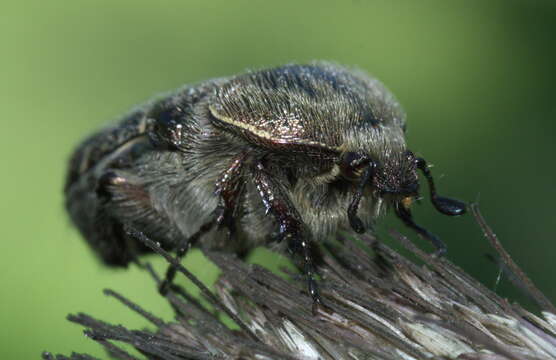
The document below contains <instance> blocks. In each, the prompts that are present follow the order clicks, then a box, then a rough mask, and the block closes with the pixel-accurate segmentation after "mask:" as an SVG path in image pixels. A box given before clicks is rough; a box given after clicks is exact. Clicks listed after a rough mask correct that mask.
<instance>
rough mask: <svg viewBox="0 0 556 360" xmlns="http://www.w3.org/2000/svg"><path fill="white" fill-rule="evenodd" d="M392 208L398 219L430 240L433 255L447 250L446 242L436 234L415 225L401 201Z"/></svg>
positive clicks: (440, 254)
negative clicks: (434, 250) (433, 250)
mask: <svg viewBox="0 0 556 360" xmlns="http://www.w3.org/2000/svg"><path fill="white" fill-rule="evenodd" d="M394 208H395V210H396V215H397V216H398V217H399V218H400V220H402V221H403V223H404V224H405V225H407V226H408V227H410V228H412V229H413V230H415V231H417V233H419V234H420V235H422V236H423V237H425V238H426V239H428V240H430V241H431V242H432V244H433V245H434V247H435V248H436V252H435V253H434V255H435V256H442V255H444V254H446V251H447V250H448V247H447V246H446V244H444V242H443V241H442V240H440V239H439V238H438V237H437V236H436V235H434V234H432V233H431V232H429V231H428V230H427V229H425V228H423V227H421V226H419V225H417V224H416V223H415V222H414V221H413V217H412V216H411V211H410V210H409V209H408V208H407V207H405V206H403V204H401V203H396V204H395V206H394Z"/></svg>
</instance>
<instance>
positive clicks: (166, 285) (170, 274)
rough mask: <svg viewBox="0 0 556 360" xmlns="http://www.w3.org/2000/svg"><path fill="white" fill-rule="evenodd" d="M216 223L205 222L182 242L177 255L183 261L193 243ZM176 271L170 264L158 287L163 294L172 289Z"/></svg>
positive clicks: (212, 221)
mask: <svg viewBox="0 0 556 360" xmlns="http://www.w3.org/2000/svg"><path fill="white" fill-rule="evenodd" d="M214 224H215V221H214V220H211V221H209V222H207V223H205V224H203V225H202V226H201V227H200V228H199V230H197V232H196V233H194V234H193V235H191V236H190V237H188V238H186V239H185V241H182V242H180V245H179V247H178V249H177V250H176V257H177V258H178V259H179V260H180V261H181V259H182V258H183V257H184V256H185V255H186V254H187V251H189V249H190V248H191V247H192V246H193V245H195V243H197V241H198V240H199V239H200V238H201V236H203V235H204V234H206V233H207V232H209V231H210V230H211V229H212V227H213V226H214ZM176 272H177V270H176V267H175V266H174V265H168V269H166V276H165V277H164V280H163V281H162V283H160V287H159V288H158V291H159V292H160V293H161V294H162V295H166V293H168V290H169V289H170V287H171V285H172V282H173V281H174V278H175V277H176Z"/></svg>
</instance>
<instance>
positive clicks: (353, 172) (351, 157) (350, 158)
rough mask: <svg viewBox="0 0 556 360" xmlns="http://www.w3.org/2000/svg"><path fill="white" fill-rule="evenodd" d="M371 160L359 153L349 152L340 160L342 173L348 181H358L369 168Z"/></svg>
mask: <svg viewBox="0 0 556 360" xmlns="http://www.w3.org/2000/svg"><path fill="white" fill-rule="evenodd" d="M370 162H371V160H370V159H369V157H368V156H366V155H363V154H361V153H357V152H347V153H345V154H344V155H343V156H342V159H341V160H340V171H341V172H342V175H343V176H345V177H346V178H348V179H357V178H359V177H360V176H361V174H362V173H363V170H364V169H365V168H366V167H367V166H369V163H370Z"/></svg>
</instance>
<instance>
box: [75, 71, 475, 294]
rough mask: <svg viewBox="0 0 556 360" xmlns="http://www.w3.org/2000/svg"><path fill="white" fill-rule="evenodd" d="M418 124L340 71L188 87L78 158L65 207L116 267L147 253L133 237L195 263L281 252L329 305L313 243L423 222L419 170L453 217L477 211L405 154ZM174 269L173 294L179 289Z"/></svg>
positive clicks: (92, 141)
mask: <svg viewBox="0 0 556 360" xmlns="http://www.w3.org/2000/svg"><path fill="white" fill-rule="evenodd" d="M405 129H406V122H405V114H404V112H403V111H402V109H401V107H400V105H399V104H398V102H397V101H396V99H395V98H394V97H393V95H392V94H391V93H390V92H389V91H388V90H387V89H386V88H385V87H384V86H383V85H382V84H381V83H380V82H379V81H378V80H376V79H374V78H372V77H369V76H368V75H366V74H364V73H363V72H360V71H357V70H351V69H348V68H345V67H342V66H339V65H335V64H330V63H324V62H316V63H311V64H307V65H297V64H291V65H284V66H281V67H276V68H270V69H265V70H259V71H252V72H247V73H245V74H241V75H238V76H235V77H230V78H220V79H215V80H209V81H206V82H203V83H200V84H198V85H193V86H185V87H183V88H181V89H179V90H177V91H176V92H174V93H171V94H167V95H165V96H162V97H159V98H158V99H157V100H155V101H153V102H151V103H149V104H147V105H145V106H142V107H140V108H138V109H136V110H135V111H133V112H131V113H130V114H128V115H127V116H125V117H124V118H123V119H122V120H120V122H119V123H118V124H116V125H115V126H113V127H109V128H106V129H104V130H101V131H100V132H98V133H96V134H94V135H93V136H91V137H89V138H88V139H87V140H85V142H83V143H82V144H81V145H80V146H79V147H78V148H77V150H76V151H75V153H74V155H73V157H72V158H71V161H70V166H69V172H68V176H67V181H66V187H65V193H66V207H67V209H68V211H69V214H70V216H71V218H72V220H73V222H74V223H75V225H76V226H77V227H78V228H79V230H80V231H81V233H82V235H83V236H84V237H85V239H86V240H87V241H88V242H89V244H90V246H91V247H92V248H93V249H94V250H95V252H96V253H97V254H98V255H99V256H100V258H101V259H102V260H103V261H104V262H105V263H106V264H108V265H114V266H126V265H127V264H128V263H129V262H130V261H132V260H133V259H134V257H135V256H136V255H137V254H140V253H143V252H147V251H148V249H147V248H146V247H145V246H144V245H143V244H142V243H141V242H139V241H138V240H137V239H135V238H134V237H130V236H128V235H129V234H128V233H127V232H126V231H125V228H126V227H131V228H133V229H135V230H137V231H140V232H141V233H143V234H145V235H146V236H148V237H150V238H152V239H153V240H155V241H158V242H159V243H160V244H161V246H162V247H164V248H166V249H173V250H176V251H177V253H178V255H179V256H183V255H184V254H185V253H186V251H187V249H188V248H189V247H190V246H191V245H194V244H196V243H197V242H198V241H199V242H201V243H202V244H203V246H211V247H215V248H218V249H225V250H230V251H234V252H237V253H243V254H244V253H246V252H248V251H249V250H250V249H252V248H254V247H255V246H257V245H260V244H265V243H268V241H269V239H273V240H274V241H278V242H281V243H283V244H285V245H286V246H288V247H289V248H290V249H291V250H292V252H293V253H294V254H299V255H301V259H302V261H303V264H304V267H303V268H304V271H305V273H306V275H307V278H308V287H309V292H310V293H311V295H312V296H313V299H314V302H315V304H317V305H318V304H320V297H319V295H318V289H317V286H316V282H315V280H314V275H315V267H314V264H313V259H312V255H311V242H318V241H321V240H323V239H326V238H328V237H330V236H332V235H334V234H335V233H336V232H337V230H338V229H339V228H350V227H351V228H352V229H353V230H354V231H356V232H363V231H365V229H367V228H369V227H371V226H372V224H373V222H374V221H375V220H376V218H377V217H378V216H379V215H380V214H382V213H384V211H385V210H386V208H387V207H392V208H393V209H394V211H395V212H396V215H397V216H398V217H399V218H400V219H401V220H402V221H403V222H404V223H405V224H406V225H408V226H409V227H411V228H413V229H414V230H415V231H417V232H418V233H419V234H420V235H421V236H423V237H425V238H427V239H429V240H431V241H432V242H433V244H434V245H435V246H436V248H437V252H438V253H439V254H442V253H443V252H445V250H446V247H445V245H444V244H443V243H442V242H441V241H440V239H438V238H437V237H436V236H434V235H433V234H432V233H430V232H428V231H427V230H426V229H424V228H423V227H421V226H419V225H417V224H416V223H415V222H414V221H413V218H412V214H411V212H410V206H411V203H412V201H413V200H414V199H415V198H417V197H418V196H419V180H418V171H421V172H422V173H423V174H424V176H425V177H426V179H427V181H428V185H429V191H430V197H431V201H432V203H433V204H434V206H435V207H436V209H437V210H438V211H440V212H441V213H444V214H446V215H460V214H463V213H464V212H465V205H464V204H463V203H462V202H459V201H457V200H452V199H448V198H444V197H440V196H438V195H437V194H436V190H435V187H434V182H433V178H432V175H431V173H430V170H429V168H428V166H427V164H426V162H425V161H424V160H423V159H421V158H417V157H415V155H414V154H413V153H412V152H411V151H409V150H408V149H407V147H406V142H405ZM174 274H175V269H174V268H173V267H170V268H169V270H168V274H167V279H166V281H165V282H164V283H163V286H162V288H161V291H166V290H167V287H168V286H169V285H170V283H171V280H172V278H173V277H174Z"/></svg>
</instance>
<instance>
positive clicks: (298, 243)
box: [253, 161, 322, 313]
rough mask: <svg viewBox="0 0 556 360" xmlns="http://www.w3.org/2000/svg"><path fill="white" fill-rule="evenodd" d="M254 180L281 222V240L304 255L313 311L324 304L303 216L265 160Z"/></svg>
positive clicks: (257, 166)
mask: <svg viewBox="0 0 556 360" xmlns="http://www.w3.org/2000/svg"><path fill="white" fill-rule="evenodd" d="M253 172H254V182H255V186H256V187H257V190H258V192H259V194H260V196H261V199H262V201H263V203H264V206H265V208H266V211H267V212H269V213H272V214H273V215H274V216H275V218H276V220H277V221H278V223H279V225H280V231H279V236H278V241H282V240H286V241H287V243H288V245H289V247H290V249H292V250H294V251H300V252H301V255H302V257H303V264H304V267H303V270H304V273H305V275H306V276H307V286H308V290H309V294H310V295H311V297H312V298H313V313H316V311H317V308H318V307H319V306H321V305H322V300H321V297H320V294H319V289H318V285H317V281H316V279H315V274H316V273H315V267H314V263H313V257H312V254H311V247H310V243H309V240H308V238H307V236H306V235H305V234H304V229H303V228H304V224H303V222H302V220H301V216H300V215H299V213H298V212H297V210H296V209H295V207H294V206H293V204H292V203H291V201H290V199H289V198H288V196H287V195H286V194H285V193H284V190H283V188H282V186H281V185H280V184H279V183H278V182H276V181H275V180H274V179H273V177H272V176H271V175H270V174H269V173H268V172H267V171H266V169H265V167H264V165H263V164H262V162H260V161H259V162H257V163H256V164H255V165H254V167H253Z"/></svg>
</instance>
